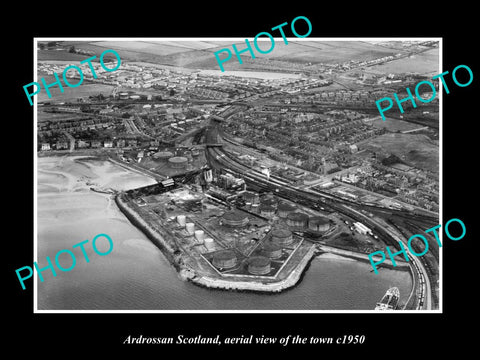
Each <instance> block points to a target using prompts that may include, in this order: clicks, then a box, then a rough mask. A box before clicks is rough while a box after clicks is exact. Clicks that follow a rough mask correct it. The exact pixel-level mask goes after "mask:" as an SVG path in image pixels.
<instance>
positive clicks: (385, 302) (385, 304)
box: [375, 287, 400, 310]
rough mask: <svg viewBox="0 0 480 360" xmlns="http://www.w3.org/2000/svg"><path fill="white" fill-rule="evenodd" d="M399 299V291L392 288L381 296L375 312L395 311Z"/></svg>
mask: <svg viewBox="0 0 480 360" xmlns="http://www.w3.org/2000/svg"><path fill="white" fill-rule="evenodd" d="M399 299H400V290H398V288H397V287H392V288H390V289H388V290H387V292H386V293H385V295H383V297H382V300H380V301H379V302H377V306H375V310H396V308H397V305H398V300H399Z"/></svg>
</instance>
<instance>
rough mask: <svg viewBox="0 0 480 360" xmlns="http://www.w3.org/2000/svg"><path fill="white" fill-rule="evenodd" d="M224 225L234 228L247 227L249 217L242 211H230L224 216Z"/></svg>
mask: <svg viewBox="0 0 480 360" xmlns="http://www.w3.org/2000/svg"><path fill="white" fill-rule="evenodd" d="M222 219H223V224H224V225H228V226H233V227H241V226H245V225H247V223H248V215H247V214H246V213H244V212H240V211H229V212H226V213H225V214H223V216H222Z"/></svg>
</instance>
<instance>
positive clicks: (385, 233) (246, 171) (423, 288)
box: [205, 127, 437, 309]
mask: <svg viewBox="0 0 480 360" xmlns="http://www.w3.org/2000/svg"><path fill="white" fill-rule="evenodd" d="M206 139H207V143H218V129H217V128H216V127H210V128H209V129H207V134H206ZM205 151H206V155H207V159H208V162H209V163H210V166H211V167H213V168H217V169H222V170H224V171H227V172H231V173H232V174H234V175H236V176H240V177H242V178H243V179H244V180H245V182H246V183H247V185H250V186H253V187H254V188H257V189H259V190H261V191H272V192H273V193H275V194H276V195H277V196H279V197H282V198H284V199H287V200H290V201H293V202H295V203H298V204H301V205H303V206H306V207H309V208H313V209H318V208H319V207H323V208H327V209H330V210H332V211H334V212H338V213H340V214H343V215H346V216H348V217H350V218H353V219H355V220H357V221H360V222H362V223H364V224H366V225H367V226H369V227H370V228H371V229H372V230H373V231H374V232H375V233H377V234H378V235H379V236H380V237H381V238H382V239H383V241H384V242H385V243H386V244H387V245H389V246H391V247H394V248H396V249H400V247H399V245H398V243H397V241H398V239H400V241H403V240H402V239H401V238H400V237H399V236H398V235H397V234H394V233H393V232H392V230H391V229H386V228H385V227H384V226H381V225H380V224H379V223H377V222H376V221H375V220H374V219H372V218H371V217H369V216H367V215H365V214H363V213H361V211H362V210H364V209H367V210H372V211H373V212H380V213H383V214H384V215H389V216H391V215H394V216H400V217H403V218H407V219H415V220H416V221H426V222H428V223H430V222H432V221H433V222H435V221H437V220H436V219H435V218H433V217H431V216H427V215H423V214H416V213H411V214H410V213H407V212H406V211H402V210H394V209H385V208H382V207H379V206H375V205H363V204H358V203H356V202H352V201H348V200H346V199H343V198H340V197H337V196H335V195H332V194H327V193H322V192H313V191H311V190H304V189H298V188H296V187H294V186H292V185H290V184H289V183H287V182H285V181H282V180H281V179H280V178H278V177H275V176H270V177H269V178H268V179H267V177H266V175H265V174H263V173H261V172H259V171H257V170H255V169H251V168H249V167H248V166H246V165H244V164H242V163H240V162H238V161H237V160H235V159H233V158H232V157H230V156H229V155H228V154H226V153H225V152H224V151H223V150H222V148H221V147H219V146H208V145H207V147H206V150H205ZM360 207H361V209H358V208H360ZM356 208H357V209H356ZM411 257H412V258H414V260H413V261H412V262H410V264H411V267H412V271H415V272H416V274H417V277H418V279H419V288H420V291H419V292H418V294H417V296H418V298H419V301H418V303H417V309H422V308H424V307H426V308H427V309H431V294H430V286H429V281H428V278H427V276H428V275H427V270H426V269H425V267H424V266H423V264H422V263H421V261H420V260H419V259H418V258H415V257H414V256H413V255H412V256H411ZM409 300H410V298H409Z"/></svg>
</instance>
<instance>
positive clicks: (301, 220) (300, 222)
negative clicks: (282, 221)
mask: <svg viewBox="0 0 480 360" xmlns="http://www.w3.org/2000/svg"><path fill="white" fill-rule="evenodd" d="M286 222H287V225H288V226H289V227H290V228H291V229H292V230H297V231H301V230H305V229H306V227H307V225H308V215H307V214H304V213H299V212H293V213H290V214H288V215H287V221H286Z"/></svg>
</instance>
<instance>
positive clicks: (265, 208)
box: [259, 204, 275, 217]
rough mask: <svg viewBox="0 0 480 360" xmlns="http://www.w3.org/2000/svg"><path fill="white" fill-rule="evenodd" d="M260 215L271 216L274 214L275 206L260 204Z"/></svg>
mask: <svg viewBox="0 0 480 360" xmlns="http://www.w3.org/2000/svg"><path fill="white" fill-rule="evenodd" d="M259 210H260V215H261V216H265V217H271V216H273V215H275V208H274V207H273V206H270V205H265V204H261V205H260V206H259Z"/></svg>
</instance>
